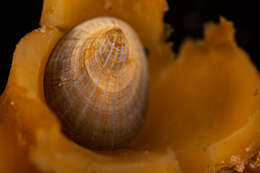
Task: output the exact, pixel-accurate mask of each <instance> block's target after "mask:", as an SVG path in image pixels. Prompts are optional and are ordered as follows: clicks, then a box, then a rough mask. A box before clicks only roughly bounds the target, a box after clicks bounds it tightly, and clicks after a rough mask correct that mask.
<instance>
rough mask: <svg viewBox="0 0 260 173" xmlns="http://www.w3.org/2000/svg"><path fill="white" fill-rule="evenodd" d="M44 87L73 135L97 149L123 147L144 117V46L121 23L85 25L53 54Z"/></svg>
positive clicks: (107, 19)
mask: <svg viewBox="0 0 260 173" xmlns="http://www.w3.org/2000/svg"><path fill="white" fill-rule="evenodd" d="M44 88H45V96H46V101H47V103H48V105H49V106H50V107H51V109H52V110H53V111H54V112H55V113H56V115H57V116H58V117H59V119H60V120H61V123H62V127H63V131H64V132H65V134H66V135H67V136H68V137H70V138H71V139H73V140H74V141H75V142H77V143H79V144H81V145H83V146H86V147H89V148H93V149H114V148H118V147H122V146H123V145H125V144H127V143H128V142H129V141H130V140H131V139H132V138H133V137H134V136H135V135H136V134H137V132H138V131H139V130H140V128H141V127H142V125H143V122H144V119H145V109H146V101H147V92H148V69H147V62H146V57H145V53H144V50H143V46H142V44H141V43H140V41H139V38H138V37H137V35H136V33H135V32H134V31H133V29H132V28H131V27H130V26H129V25H128V24H126V23H124V22H123V21H121V20H119V19H115V18H112V17H99V18H95V19H92V20H89V21H85V22H83V23H82V24H80V25H78V26H76V27H75V28H74V29H72V30H71V31H70V32H69V33H68V34H67V35H66V36H65V37H64V38H63V39H62V40H61V41H60V42H59V43H58V45H57V47H56V48H55V50H54V51H53V53H52V55H51V57H50V58H49V61H48V64H47V66H46V71H45V81H44Z"/></svg>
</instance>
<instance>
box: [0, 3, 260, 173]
mask: <svg viewBox="0 0 260 173" xmlns="http://www.w3.org/2000/svg"><path fill="white" fill-rule="evenodd" d="M166 8H167V4H166V2H165V1H164V0H155V1H148V0H140V1H127V0H106V1H93V0H82V1H80V0H46V1H45V3H44V10H43V15H42V19H41V25H42V27H41V28H40V29H37V30H35V31H33V32H32V33H29V34H28V35H27V36H25V37H24V38H23V39H22V40H21V41H20V43H19V44H18V45H17V49H16V51H15V54H14V58H13V65H12V69H11V73H10V76H9V80H8V85H7V88H6V90H5V92H4V94H3V95H2V96H1V97H0V153H1V154H0V172H6V173H9V172H17V171H19V172H58V173H72V172H73V173H74V172H111V173H112V172H113V173H116V172H120V173H121V172H126V173H127V172H129V173H130V172H131V173H138V172H140V173H143V172H149V173H153V172H154V173H155V172H172V173H176V172H181V171H182V172H184V173H185V172H187V173H190V172H191V171H192V173H193V172H194V173H196V172H198V173H201V172H203V171H217V170H219V169H221V168H222V167H232V166H234V165H235V166H237V165H241V163H243V162H244V161H245V160H247V159H248V158H250V157H251V156H252V155H253V154H255V153H256V151H257V150H258V149H259V147H260V146H259V144H260V141H259V140H260V138H259V133H260V132H259V130H258V128H257V127H259V123H260V119H259V118H260V116H259V115H258V114H259V113H258V112H257V108H258V107H259V106H258V105H257V103H260V102H259V95H258V90H257V88H258V87H259V76H258V73H257V71H256V69H255V67H254V66H253V65H252V63H251V62H250V60H249V57H248V55H247V54H246V53H245V52H243V51H242V50H241V49H240V48H238V47H237V45H236V44H235V42H234V29H233V27H232V25H231V23H229V22H227V21H226V20H224V19H222V20H221V24H219V25H213V24H211V25H208V27H207V29H206V37H205V40H204V41H196V42H194V41H189V42H186V43H185V44H184V45H183V47H182V49H181V53H180V55H179V57H178V59H177V61H176V62H175V63H173V54H172V53H171V50H170V45H167V44H165V43H163V39H164V38H163V37H164V34H163V21H162V18H163V12H164V11H165V10H166ZM102 15H109V16H115V17H119V18H121V19H123V20H125V21H126V22H128V23H129V24H130V25H131V26H132V27H133V28H134V29H135V30H136V31H137V32H138V34H139V35H140V37H141V40H142V42H143V43H144V45H145V46H147V47H148V48H149V49H150V56H149V59H148V60H149V65H150V70H151V88H150V96H149V107H148V113H147V120H146V123H145V126H144V128H143V130H142V132H141V133H140V135H139V136H138V137H137V138H136V139H135V140H134V141H133V142H132V143H131V144H130V146H128V147H127V148H126V149H122V150H117V151H112V152H104V153H100V152H94V151H91V150H88V149H85V148H83V147H80V146H78V145H76V144H75V143H74V142H72V141H70V140H68V139H67V138H66V137H65V136H64V135H63V134H62V133H61V131H60V125H59V122H58V120H57V119H56V116H55V115H54V114H53V113H52V112H51V110H49V108H48V107H47V105H46V103H45V99H44V93H43V75H44V69H45V64H46V62H47V60H48V57H49V55H50V53H51V51H52V49H53V48H54V46H55V45H56V44H57V41H58V40H59V39H60V38H61V37H62V36H63V35H64V33H65V32H67V31H68V30H69V29H71V27H73V26H75V25H77V24H78V23H79V22H81V21H83V20H86V19H89V18H92V17H96V16H102ZM174 152H175V154H174ZM175 155H176V158H175ZM177 160H178V162H177Z"/></svg>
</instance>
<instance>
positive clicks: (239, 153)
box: [132, 18, 260, 173]
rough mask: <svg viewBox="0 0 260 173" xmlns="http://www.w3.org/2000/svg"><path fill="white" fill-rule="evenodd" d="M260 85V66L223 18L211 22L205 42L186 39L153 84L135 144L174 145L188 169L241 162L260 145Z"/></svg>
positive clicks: (198, 169)
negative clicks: (255, 63)
mask: <svg viewBox="0 0 260 173" xmlns="http://www.w3.org/2000/svg"><path fill="white" fill-rule="evenodd" d="M258 88H259V76H258V72H257V70H256V69H255V67H254V66H253V64H252V63H251V62H250V60H249V57H248V55H247V54H246V53H245V52H243V51H242V50H241V49H240V48H238V47H237V45H236V44H235V42H234V29H233V27H232V24H231V23H230V22H227V21H226V20H225V19H223V18H222V19H221V23H220V25H213V24H211V25H208V26H207V28H206V36H205V40H204V41H187V42H186V43H185V44H184V45H183V46H182V49H181V53H180V55H179V56H178V57H177V60H176V63H175V64H173V65H172V67H168V68H167V69H165V72H164V73H162V74H161V77H160V78H158V81H157V82H156V84H154V85H153V86H151V92H150V93H151V95H150V98H151V99H150V100H149V101H150V102H149V108H148V115H147V120H146V124H145V127H144V129H143V131H142V133H141V134H140V135H139V137H138V138H137V140H136V141H134V142H133V143H132V146H134V147H137V148H139V147H140V148H146V149H148V148H149V149H151V150H155V149H158V150H163V149H165V148H171V149H173V150H174V151H175V153H176V158H177V160H178V161H179V164H180V167H181V170H182V171H183V172H190V170H192V172H198V173H201V172H203V171H209V170H211V171H212V170H215V171H217V170H219V169H221V168H222V167H232V166H235V165H236V166H237V167H238V166H239V165H240V166H241V164H243V162H244V161H246V160H247V159H248V158H249V157H251V156H252V154H253V153H256V151H257V150H258V149H259V147H260V138H259V135H260V131H259V125H260V114H259V112H257V108H258V107H259V106H258V105H257V103H259V95H258ZM153 98H156V99H153ZM151 129H152V130H151ZM242 166H243V165H242Z"/></svg>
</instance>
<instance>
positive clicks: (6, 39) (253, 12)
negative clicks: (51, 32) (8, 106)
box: [0, 0, 260, 93]
mask: <svg viewBox="0 0 260 173" xmlns="http://www.w3.org/2000/svg"><path fill="white" fill-rule="evenodd" d="M150 1H152V0H150ZM3 3H6V1H3ZM3 3H2V2H1V10H0V11H1V14H0V16H1V18H2V20H1V22H0V24H1V27H0V29H1V30H0V31H1V41H0V43H1V45H0V47H1V51H0V93H1V92H2V91H3V89H4V88H5V85H6V82H7V78H8V74H9V71H10V67H11V63H12V54H13V51H14V49H15V46H16V44H17V43H18V41H19V40H20V39H21V38H22V37H23V36H24V35H25V34H26V33H28V32H30V31H32V30H33V29H35V28H38V27H39V20H40V15H41V9H42V3H43V2H42V0H9V1H8V2H7V4H3ZM168 3H169V7H170V10H169V11H168V12H167V13H166V15H165V22H166V23H169V24H171V25H172V27H173V28H174V33H173V34H172V35H171V37H170V38H169V40H170V41H174V47H173V49H174V50H175V51H177V52H178V50H179V47H180V44H181V43H182V42H183V40H184V39H185V38H194V39H199V38H202V31H203V24H205V23H206V22H208V21H218V19H219V17H220V16H224V17H226V18H227V19H229V20H232V21H234V24H235V27H236V29H237V32H236V40H237V42H238V44H239V45H240V46H241V47H242V48H244V49H245V50H246V51H247V52H248V53H249V54H250V56H251V58H252V60H253V61H254V62H255V64H256V65H257V67H258V68H259V67H260V63H259V62H258V61H259V60H258V59H257V58H258V54H257V51H258V49H257V48H258V47H259V44H258V43H257V41H258V32H259V30H258V29H257V25H258V23H259V18H258V16H259V12H258V11H259V9H257V7H258V5H257V1H255V0H248V1H241V2H239V1H238V0H189V1H188V0H168Z"/></svg>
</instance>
